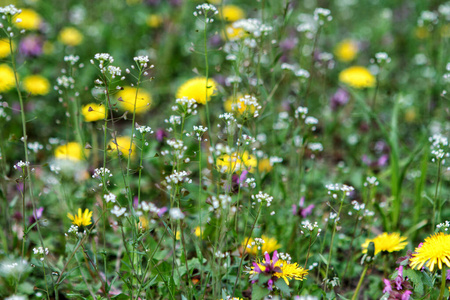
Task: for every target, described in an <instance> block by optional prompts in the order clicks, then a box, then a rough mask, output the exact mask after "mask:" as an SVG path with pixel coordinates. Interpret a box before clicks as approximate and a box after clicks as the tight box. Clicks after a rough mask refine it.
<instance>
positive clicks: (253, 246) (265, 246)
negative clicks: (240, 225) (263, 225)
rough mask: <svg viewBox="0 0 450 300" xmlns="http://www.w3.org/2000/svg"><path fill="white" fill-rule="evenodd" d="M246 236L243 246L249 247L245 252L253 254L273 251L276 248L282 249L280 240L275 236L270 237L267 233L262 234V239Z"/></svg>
mask: <svg viewBox="0 0 450 300" xmlns="http://www.w3.org/2000/svg"><path fill="white" fill-rule="evenodd" d="M247 239H248V238H245V239H244V240H243V241H242V244H241V245H242V247H245V246H246V245H247V248H246V249H244V251H245V252H247V253H249V254H251V255H255V256H256V255H258V254H264V253H266V252H268V253H272V252H274V251H275V250H278V249H280V247H281V245H280V244H278V241H277V240H276V239H275V238H272V237H268V236H266V235H262V236H261V238H260V239H253V238H250V239H248V242H247Z"/></svg>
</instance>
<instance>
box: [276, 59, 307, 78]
mask: <svg viewBox="0 0 450 300" xmlns="http://www.w3.org/2000/svg"><path fill="white" fill-rule="evenodd" d="M281 69H282V70H290V71H292V72H293V73H294V75H295V76H297V77H300V78H304V79H306V78H309V76H310V75H309V72H308V71H306V70H305V69H302V68H300V67H298V66H296V65H291V64H288V63H282V64H281Z"/></svg>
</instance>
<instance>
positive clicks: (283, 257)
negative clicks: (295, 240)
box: [277, 252, 292, 264]
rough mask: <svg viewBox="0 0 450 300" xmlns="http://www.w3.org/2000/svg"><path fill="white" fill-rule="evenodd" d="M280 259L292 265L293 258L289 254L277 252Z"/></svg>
mask: <svg viewBox="0 0 450 300" xmlns="http://www.w3.org/2000/svg"><path fill="white" fill-rule="evenodd" d="M277 257H278V259H281V260H284V261H286V262H287V263H288V264H290V263H291V260H292V257H291V255H290V254H289V253H284V252H277Z"/></svg>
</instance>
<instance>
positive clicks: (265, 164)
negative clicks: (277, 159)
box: [258, 158, 273, 173]
mask: <svg viewBox="0 0 450 300" xmlns="http://www.w3.org/2000/svg"><path fill="white" fill-rule="evenodd" d="M272 168H273V166H272V164H271V163H270V159H268V158H263V159H260V160H259V162H258V171H259V173H269V172H270V171H272Z"/></svg>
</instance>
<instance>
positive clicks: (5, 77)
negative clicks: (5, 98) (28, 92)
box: [0, 64, 16, 93]
mask: <svg viewBox="0 0 450 300" xmlns="http://www.w3.org/2000/svg"><path fill="white" fill-rule="evenodd" d="M15 83H16V81H15V79H14V71H13V69H11V68H10V67H9V66H8V65H7V64H1V65H0V93H4V92H7V91H9V90H10V89H12V88H13V87H14V86H15Z"/></svg>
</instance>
